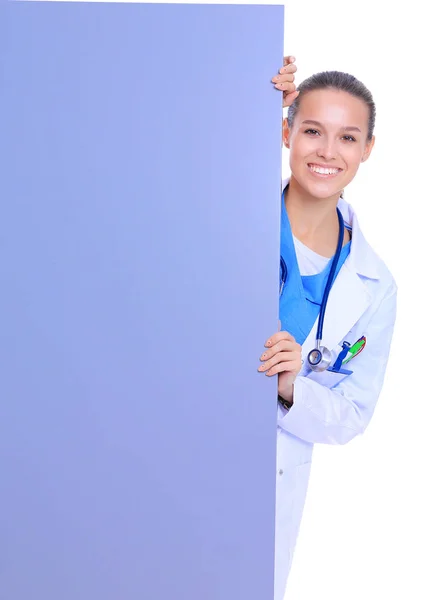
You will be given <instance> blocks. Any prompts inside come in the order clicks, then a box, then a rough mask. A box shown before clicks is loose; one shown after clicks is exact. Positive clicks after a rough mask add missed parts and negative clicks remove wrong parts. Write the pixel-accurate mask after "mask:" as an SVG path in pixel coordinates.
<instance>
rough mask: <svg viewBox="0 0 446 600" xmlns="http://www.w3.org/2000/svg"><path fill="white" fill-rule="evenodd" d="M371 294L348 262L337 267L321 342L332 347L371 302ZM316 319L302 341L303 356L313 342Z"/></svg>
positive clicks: (341, 338)
mask: <svg viewBox="0 0 446 600" xmlns="http://www.w3.org/2000/svg"><path fill="white" fill-rule="evenodd" d="M370 303H371V297H370V294H369V293H368V291H367V288H366V286H365V285H364V283H363V281H362V280H361V278H360V277H359V275H358V274H357V273H356V272H355V271H353V270H351V269H350V268H349V265H348V262H346V263H345V265H344V266H343V267H342V269H341V270H340V271H339V274H338V276H337V278H336V280H335V282H334V284H333V287H332V288H331V291H330V294H329V297H328V302H327V309H326V312H325V318H324V329H323V332H322V345H323V346H326V347H327V348H328V349H329V350H333V349H334V348H335V347H336V346H337V345H338V344H342V342H343V341H344V339H345V336H346V334H347V333H348V332H349V331H350V329H351V328H352V327H353V326H354V325H355V323H356V322H357V321H358V320H359V319H360V317H361V316H362V315H363V313H364V312H365V311H366V310H367V308H368V307H369V306H370ZM316 331H317V321H316V323H315V324H314V326H313V329H312V331H311V333H310V335H309V336H308V337H307V339H306V340H305V343H304V345H303V347H302V348H303V351H302V356H303V357H306V356H308V353H309V352H310V351H311V350H312V349H313V348H314V347H315V345H316Z"/></svg>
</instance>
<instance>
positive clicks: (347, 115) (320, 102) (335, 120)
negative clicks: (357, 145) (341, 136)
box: [296, 89, 369, 129]
mask: <svg viewBox="0 0 446 600" xmlns="http://www.w3.org/2000/svg"><path fill="white" fill-rule="evenodd" d="M296 117H297V119H298V120H299V121H300V122H302V121H304V120H307V119H311V120H313V121H320V122H321V123H322V124H326V125H327V126H328V125H333V126H339V127H349V126H356V127H360V128H361V129H363V128H366V127H367V123H368V119H369V108H368V106H367V104H366V103H365V102H364V101H363V100H361V98H356V97H355V96H352V95H351V94H349V93H348V92H344V91H340V90H331V89H326V90H314V91H312V92H308V93H307V94H304V95H303V97H302V99H301V101H300V105H299V111H298V114H297V115H296Z"/></svg>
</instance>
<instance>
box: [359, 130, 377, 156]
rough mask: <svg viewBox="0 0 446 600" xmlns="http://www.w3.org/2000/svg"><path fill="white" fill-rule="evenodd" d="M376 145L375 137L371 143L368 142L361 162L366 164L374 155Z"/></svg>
mask: <svg viewBox="0 0 446 600" xmlns="http://www.w3.org/2000/svg"><path fill="white" fill-rule="evenodd" d="M374 145H375V136H373V137H372V139H371V140H370V141H369V142H367V144H366V146H365V149H364V152H363V155H362V158H361V162H365V161H366V160H367V159H368V158H369V156H370V154H371V153H372V150H373V146H374Z"/></svg>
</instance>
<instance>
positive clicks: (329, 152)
mask: <svg viewBox="0 0 446 600" xmlns="http://www.w3.org/2000/svg"><path fill="white" fill-rule="evenodd" d="M317 155H318V156H319V157H320V158H323V159H325V160H326V161H329V160H333V159H334V158H336V143H335V141H334V140H329V139H328V138H325V139H324V140H321V145H320V146H319V148H318V149H317Z"/></svg>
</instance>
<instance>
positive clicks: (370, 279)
mask: <svg viewBox="0 0 446 600" xmlns="http://www.w3.org/2000/svg"><path fill="white" fill-rule="evenodd" d="M287 183H288V180H286V181H284V182H283V187H285V186H286V185H287ZM338 206H339V208H340V210H341V212H342V215H343V217H344V220H345V222H346V224H349V225H351V226H352V242H351V249H350V254H349V256H348V258H347V259H346V261H345V263H344V265H343V266H342V268H341V270H340V272H339V274H338V276H337V278H336V280H335V282H334V284H333V287H332V289H331V292H330V295H329V299H328V303H327V309H326V313H325V319H324V331H323V340H322V344H323V345H324V346H327V347H328V348H329V349H330V350H332V351H334V352H335V353H336V354H335V356H337V354H338V353H339V351H340V349H341V346H342V342H343V341H348V342H350V343H351V344H353V343H355V342H356V341H357V340H358V339H359V338H360V337H362V336H366V339H367V342H366V346H365V348H364V350H363V351H362V352H361V353H360V354H358V355H357V356H356V357H355V358H354V359H353V360H352V361H351V362H350V363H349V364H348V365H347V368H348V369H349V370H351V371H353V374H352V375H350V376H349V377H348V378H346V379H344V381H342V382H340V383H339V384H338V385H336V387H334V388H333V389H331V388H330V386H329V383H328V384H327V382H326V381H324V383H320V382H319V381H317V380H315V378H316V379H317V378H318V377H320V381H322V378H327V377H329V376H330V374H329V373H324V374H321V375H320V376H319V375H316V377H315V375H314V374H312V379H311V380H310V379H308V378H307V377H306V375H308V374H309V370H308V368H307V367H306V357H307V355H308V352H309V351H310V350H311V349H312V348H314V346H315V339H316V328H317V322H316V323H315V324H314V327H313V330H312V331H311V332H310V334H309V336H308V338H307V339H306V341H305V343H304V344H303V346H302V358H304V359H305V364H304V367H303V369H302V371H301V373H300V374H299V376H298V377H297V379H296V382H295V385H294V404H293V406H292V408H291V409H290V410H289V411H288V412H287V411H285V409H283V408H282V406H280V405H278V422H277V477H276V560H275V594H274V600H283V597H284V595H285V589H286V582H287V578H288V574H289V569H290V567H291V562H292V557H293V552H294V548H295V544H296V540H297V536H298V533H299V526H300V522H301V518H302V512H303V508H304V503H305V496H306V492H307V486H308V480H309V475H310V467H311V459H312V452H313V445H314V444H315V443H318V442H319V443H323V444H324V443H325V444H345V443H347V442H349V441H350V440H351V439H353V438H354V437H355V436H357V435H359V434H361V433H363V432H364V430H365V428H366V427H367V425H368V423H369V422H370V419H371V417H372V415H373V411H374V409H375V405H376V402H377V400H378V396H379V394H380V391H381V387H382V384H383V379H384V374H385V370H386V365H387V359H388V355H389V349H390V343H391V339H392V334H393V328H394V322H395V315H396V294H397V287H396V284H395V281H394V279H393V277H392V275H391V273H390V272H389V270H388V269H387V267H386V266H385V264H384V263H383V261H382V260H381V259H380V258H379V257H378V256H377V255H376V254H375V252H374V251H373V250H372V248H371V247H370V246H369V244H368V243H367V241H366V240H365V238H364V236H363V234H362V233H361V230H360V228H359V224H358V220H357V218H356V216H355V213H354V212H353V209H352V207H351V206H350V205H349V204H348V203H347V202H345V200H343V199H340V201H339V204H338ZM334 377H335V376H334Z"/></svg>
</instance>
